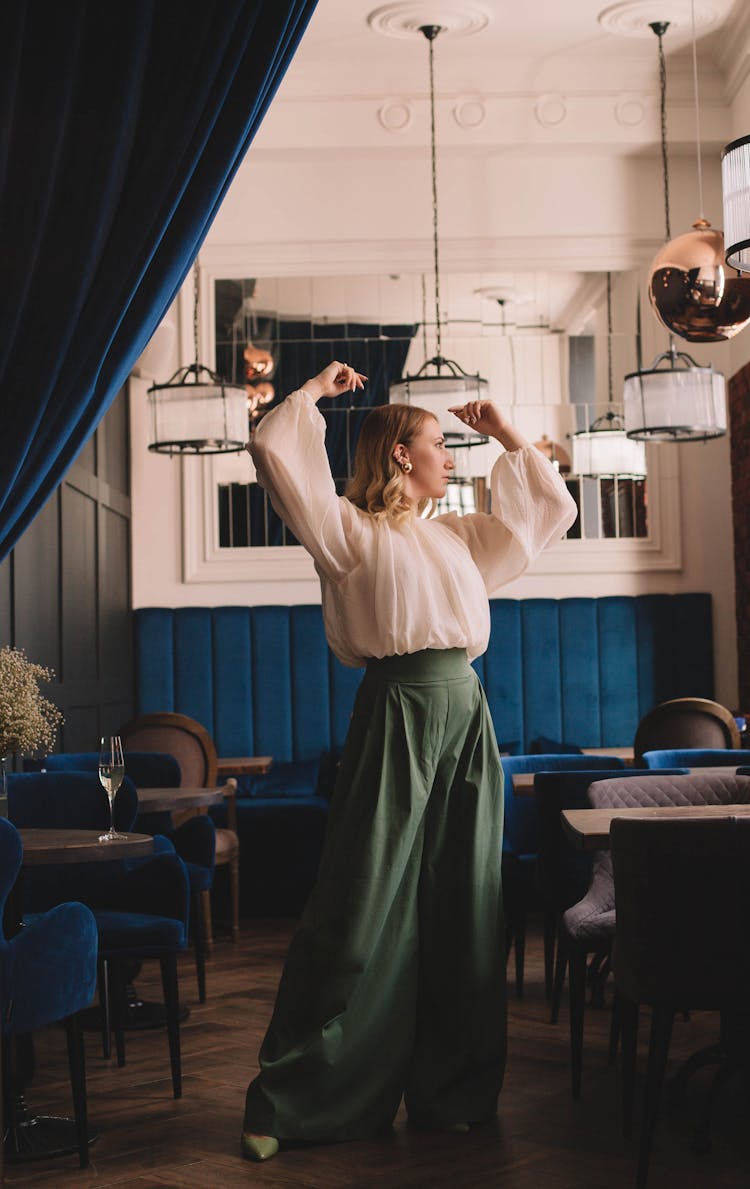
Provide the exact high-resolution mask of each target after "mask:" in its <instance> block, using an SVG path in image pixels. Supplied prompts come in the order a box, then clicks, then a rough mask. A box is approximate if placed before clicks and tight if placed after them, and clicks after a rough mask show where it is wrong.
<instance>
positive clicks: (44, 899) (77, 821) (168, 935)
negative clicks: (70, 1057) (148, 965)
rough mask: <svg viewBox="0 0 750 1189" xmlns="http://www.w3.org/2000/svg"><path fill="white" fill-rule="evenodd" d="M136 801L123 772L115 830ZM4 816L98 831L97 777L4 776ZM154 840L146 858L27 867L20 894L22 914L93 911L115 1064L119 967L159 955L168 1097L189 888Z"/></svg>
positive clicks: (175, 1066)
mask: <svg viewBox="0 0 750 1189" xmlns="http://www.w3.org/2000/svg"><path fill="white" fill-rule="evenodd" d="M137 805H138V802H137V794H136V790H135V785H134V784H133V783H132V781H131V780H130V779H129V778H128V777H126V778H125V779H124V780H123V783H122V785H121V786H120V791H119V792H118V794H117V799H116V801H115V826H116V828H117V829H118V830H123V831H129V830H132V828H133V823H134V821H135V817H136V813H137ZM8 815H9V817H10V819H11V821H13V822H14V823H15V824H16V825H18V826H42V827H43V826H46V827H50V828H68V829H70V828H77V829H100V830H101V829H106V827H107V826H108V824H109V823H108V817H109V807H108V803H107V798H106V796H105V795H104V792H103V790H102V787H101V785H100V784H99V780H98V777H96V776H94V775H93V774H91V773H87V772H29V773H11V774H10V775H9V776H8ZM154 845H155V850H156V851H157V853H156V854H155V855H154V857H153V858H151V857H149V858H145V859H128V860H113V861H112V862H104V863H89V864H61V865H59V866H51V867H42V868H38V869H33V868H31V869H29V871H28V872H27V875H26V881H25V896H26V901H27V904H28V906H29V909H30V911H37V912H39V911H45V910H46V909H48V908H50V907H51V906H52V905H54V904H59V903H61V902H62V901H64V900H70V899H71V898H72V899H77V900H81V901H82V902H83V903H85V904H87V905H88V906H89V907H90V908H91V910H92V912H93V913H94V918H95V921H96V926H97V931H98V935H99V972H100V979H101V989H102V1007H103V1011H104V1032H105V1043H106V1044H108V1042H109V1032H110V1027H109V1021H110V1017H109V1014H108V1013H109V1010H110V1007H111V1025H112V1031H113V1032H114V1035H115V1044H116V1048H117V1060H118V1064H119V1065H124V1063H125V1043H124V1040H125V1038H124V1029H125V986H126V982H127V971H128V969H132V968H133V966H134V965H137V963H139V962H140V961H142V960H145V959H147V958H158V959H159V963H160V965H161V973H162V986H163V989H164V1002H165V1009H166V1023H167V1034H168V1039H169V1055H170V1064H171V1069H172V1087H173V1091H174V1096H175V1098H179V1097H181V1094H182V1067H181V1056H180V1028H179V994H178V984H177V954H178V953H179V952H180V951H181V950H184V949H185V948H186V946H187V938H188V924H189V912H190V889H189V882H188V876H187V872H186V870H185V866H184V864H183V862H182V860H181V859H180V857H179V856H178V855H176V854H175V853H174V848H173V847H172V844H171V843H170V842H169V841H168V840H167V839H164V838H159V837H157V838H155V841H154ZM159 852H161V853H159ZM110 975H111V978H110Z"/></svg>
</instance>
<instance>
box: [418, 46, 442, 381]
mask: <svg viewBox="0 0 750 1189" xmlns="http://www.w3.org/2000/svg"><path fill="white" fill-rule="evenodd" d="M440 31H441V26H440V25H422V27H421V28H420V33H424V35H425V37H426V38H427V41H428V43H429V50H430V54H429V58H430V148H431V152H432V242H433V252H434V261H435V347H436V359H437V360H442V355H443V351H442V343H441V329H440V260H439V253H438V203H437V151H436V147H435V63H434V54H433V49H432V43H433V41H434V40H435V38H436V37H437V35H438V33H440ZM437 370H438V374H439V372H440V363H439V362H438V364H437Z"/></svg>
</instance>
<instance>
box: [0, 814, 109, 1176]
mask: <svg viewBox="0 0 750 1189" xmlns="http://www.w3.org/2000/svg"><path fill="white" fill-rule="evenodd" d="M21 860H22V847H21V839H20V836H19V833H18V830H17V829H16V828H15V826H13V825H12V824H11V823H10V821H8V820H7V819H5V818H0V920H2V916H3V912H4V909H5V903H6V900H7V898H8V895H9V893H10V891H11V889H12V887H13V885H14V883H15V881H16V878H17V876H18V872H19V870H20V867H21ZM96 968H97V929H96V922H95V920H94V917H93V914H92V913H91V911H90V910H89V909H88V908H86V907H85V905H83V904H74V903H73V904H69V903H65V904H59V905H57V906H56V907H55V908H52V909H50V911H49V912H46V913H43V914H42V915H40V916H37V917H35V918H34V919H33V920H31V921H29V922H27V923H26V925H25V927H24V928H23V929H21V930H20V932H18V933H17V934H16V936H15V937H11V938H10V939H6V937H5V935H4V932H3V930H0V1010H1V1011H2V1016H1V1017H0V1018H1V1019H2V1031H3V1053H4V1055H6V1054H7V1049H8V1045H7V1041H8V1039H9V1038H11V1037H13V1036H16V1035H20V1034H23V1033H30V1032H34V1031H35V1030H36V1029H37V1028H43V1027H45V1026H46V1025H48V1024H51V1023H54V1022H56V1021H57V1020H64V1021H65V1024H66V1030H67V1040H68V1063H69V1067H70V1082H71V1086H72V1088H73V1104H74V1110H75V1119H76V1134H77V1139H78V1158H79V1161H80V1165H81V1168H86V1166H87V1165H88V1162H89V1148H88V1123H87V1118H86V1073H85V1064H84V1049H83V1034H82V1031H81V1026H80V1019H79V1017H78V1012H80V1011H81V1010H82V1009H83V1008H85V1007H87V1006H88V1004H89V1003H90V1002H91V998H92V995H93V994H94V991H95V990H96ZM8 1066H9V1062H7V1060H6V1071H7V1069H8ZM4 1081H6V1084H7V1078H5V1079H4ZM8 1098H9V1101H8V1106H9V1108H10V1113H11V1117H10V1118H6V1120H5V1126H6V1128H7V1129H8V1130H9V1134H10V1135H13V1134H14V1130H15V1124H16V1120H15V1119H14V1118H13V1117H12V1112H13V1109H14V1106H15V1102H14V1096H13V1095H9V1096H8Z"/></svg>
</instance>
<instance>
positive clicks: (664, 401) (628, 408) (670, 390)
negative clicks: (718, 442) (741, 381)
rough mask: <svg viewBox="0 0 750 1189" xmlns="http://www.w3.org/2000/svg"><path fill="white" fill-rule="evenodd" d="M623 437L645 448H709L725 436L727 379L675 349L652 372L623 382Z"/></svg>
mask: <svg viewBox="0 0 750 1189" xmlns="http://www.w3.org/2000/svg"><path fill="white" fill-rule="evenodd" d="M624 401H625V431H626V433H627V435H628V437H629V438H635V439H637V440H640V441H645V442H705V441H708V439H709V438H720V437H722V436H723V435H724V434H725V433H726V432H727V401H726V391H725V385H724V377H723V375H722V374H721V372H717V371H714V369H713V368H712V367H699V366H698V364H697V363H696V362H695V360H694V359H691V357H690V356H689V355H687V354H685V352H684V351H676V350H675V347H674V343H671V344H670V348H669V350H668V351H665V352H664V353H663V354H662V355H659V356H658V357H657V358H656V359H655V360H654V362H653V363H652V365H651V367H650V368H648V369H645V370H643V371H637V372H631V373H630V374H629V375H627V376H626V377H625V389H624Z"/></svg>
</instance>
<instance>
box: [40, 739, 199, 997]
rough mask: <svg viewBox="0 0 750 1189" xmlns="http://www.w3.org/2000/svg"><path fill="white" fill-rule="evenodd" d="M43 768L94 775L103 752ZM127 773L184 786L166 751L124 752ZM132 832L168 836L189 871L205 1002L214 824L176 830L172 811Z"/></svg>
mask: <svg viewBox="0 0 750 1189" xmlns="http://www.w3.org/2000/svg"><path fill="white" fill-rule="evenodd" d="M37 766H39V765H37ZM41 768H42V769H43V770H44V771H47V772H94V773H96V772H98V769H99V754H98V752H93V751H79V752H59V753H53V754H51V755H48V756H46V757H45V758H44V759H43V760H42V761H41ZM125 771H126V772H127V774H128V777H129V779H130V780H132V782H133V784H134V785H135V786H136V788H178V787H179V785H180V779H181V772H180V765H179V764H178V762H177V760H176V759H175V757H174V756H173V755H169V754H168V753H165V752H154V751H143V752H138V751H126V752H125ZM134 829H135V830H136V831H137V832H138V833H141V834H154V835H160V836H161V837H164V838H168V839H169V841H170V842H171V843H172V845H173V846H174V849H175V850H176V852H177V854H178V855H179V856H180V858H181V859H182V861H183V862H184V864H185V867H186V868H187V873H188V878H189V880H190V918H191V922H192V934H193V944H194V947H195V971H196V977H197V981H198V1000H199V1002H200V1003H205V1002H206V936H207V935H208V934H209V932H210V930H209V928H208V920H210V911H211V906H210V901H209V899H208V897H209V895H210V892H211V888H212V887H213V882H214V870H215V866H216V826H215V825H214V822H213V820H212V819H211V818H210V817H209V816H208V815H207V814H199V815H197V816H196V817H191V818H189V819H188V821H186V822H183V823H182V824H181V825H178V826H177V827H173V826H172V815H171V814H170V813H146V814H144V813H139V814H138V816H137V817H136V819H135V826H134ZM207 918H208V919H207Z"/></svg>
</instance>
